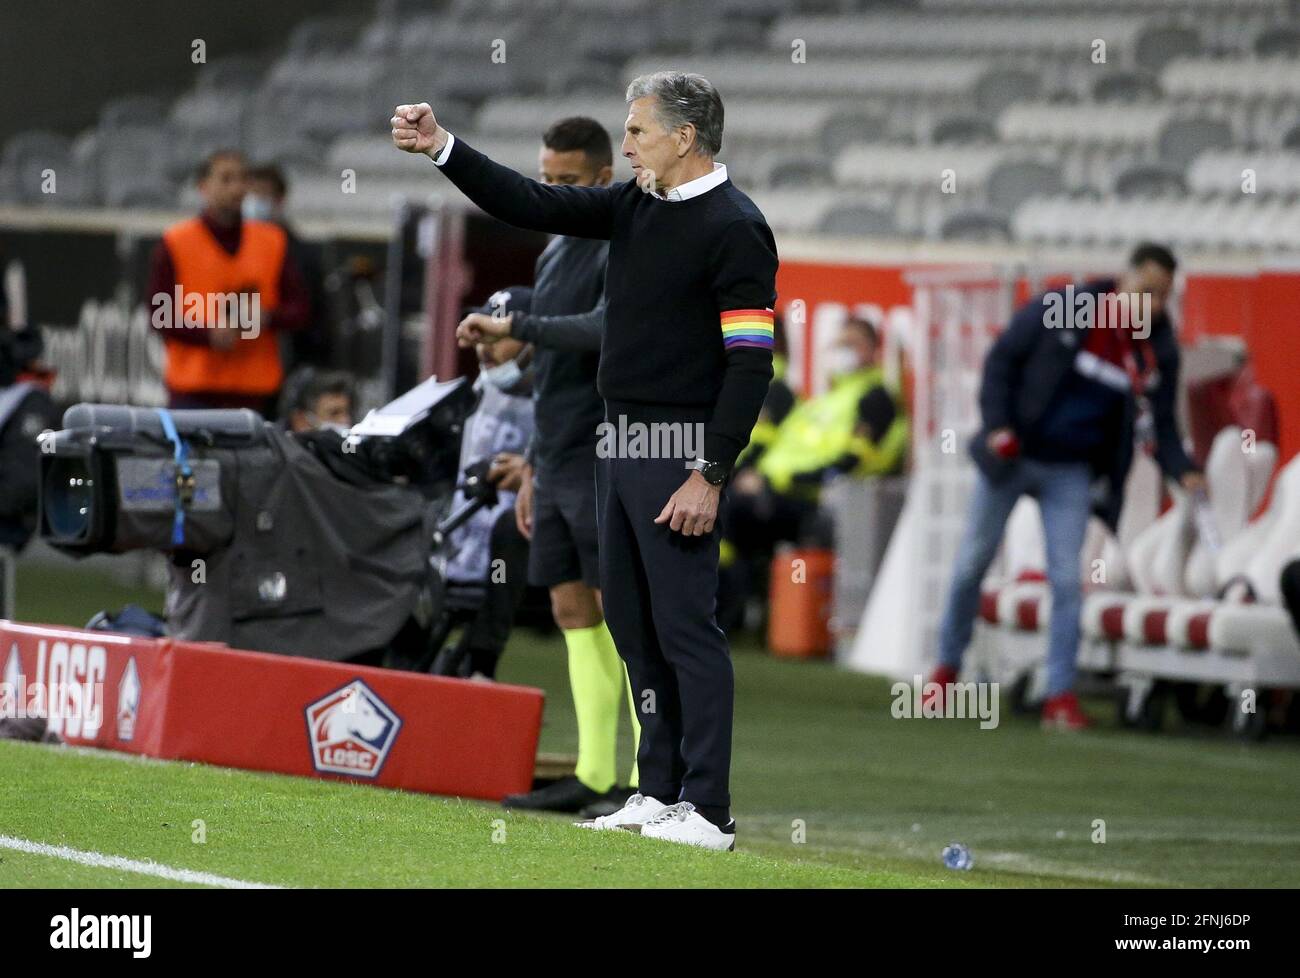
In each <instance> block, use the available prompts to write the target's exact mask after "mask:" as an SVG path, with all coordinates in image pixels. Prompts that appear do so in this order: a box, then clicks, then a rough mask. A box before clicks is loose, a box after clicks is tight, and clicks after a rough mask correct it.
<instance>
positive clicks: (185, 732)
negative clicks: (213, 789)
mask: <svg viewBox="0 0 1300 978" xmlns="http://www.w3.org/2000/svg"><path fill="white" fill-rule="evenodd" d="M0 662H2V663H3V668H4V672H3V674H2V676H0V678H2V679H3V682H4V686H3V687H0V689H3V690H4V691H5V694H4V695H0V709H3V710H4V712H5V713H6V714H8V715H15V712H16V711H21V712H26V713H27V714H28V715H31V714H32V713H33V712H35V713H39V714H41V715H47V716H48V717H49V729H50V730H51V731H53V732H54V733H57V734H59V736H60V737H62V738H63V739H64V740H66V741H67V742H68V743H71V744H78V745H85V746H90V747H102V748H107V749H111V750H121V751H130V752H132V753H136V754H146V755H149V756H150V757H161V758H169V759H177V760H188V761H201V762H204V763H207V764H220V765H224V766H227V767H239V768H247V769H250V770H257V771H276V772H280V773H283V774H297V775H305V776H307V777H320V778H334V779H343V780H349V781H364V782H369V783H372V784H378V785H382V786H384V787H389V788H404V789H407V790H411V791H424V792H431V793H433V794H440V795H459V796H463V797H467V798H484V799H490V800H498V799H500V798H502V797H504V796H505V795H507V794H512V793H516V792H522V791H527V790H528V789H529V788H530V787H531V786H532V780H533V764H534V761H535V759H536V756H537V740H538V736H539V734H540V731H541V723H542V705H543V701H544V696H543V694H542V692H541V690H537V689H530V688H528V687H524V686H508V685H504V684H501V683H479V682H471V681H469V680H461V679H446V678H442V677H439V676H424V675H419V674H417V673H411V672H398V671H395V670H389V669H375V668H371V667H368V666H350V665H346V664H343V663H334V662H321V661H318V660H315V659H300V658H294V657H290V656H282V655H268V654H265V653H261V652H244V651H240V650H237V649H230V648H227V647H226V646H224V645H219V644H215V643H206V642H179V641H173V640H172V639H143V638H131V637H127V636H121V635H112V634H109V633H106V632H88V631H82V630H79V629H70V628H56V627H52V626H46V625H28V624H20V623H18V622H10V621H3V620H0Z"/></svg>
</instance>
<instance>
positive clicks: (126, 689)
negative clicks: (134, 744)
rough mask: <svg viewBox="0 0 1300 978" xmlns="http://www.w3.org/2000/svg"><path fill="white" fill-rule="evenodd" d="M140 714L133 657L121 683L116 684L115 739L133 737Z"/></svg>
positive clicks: (137, 678) (138, 690)
mask: <svg viewBox="0 0 1300 978" xmlns="http://www.w3.org/2000/svg"><path fill="white" fill-rule="evenodd" d="M139 714H140V673H139V671H138V670H137V669H136V667H135V656H131V659H130V661H129V662H127V664H126V669H124V670H123V672H122V681H121V682H120V683H118V684H117V739H118V740H131V739H132V738H134V737H135V721H136V717H138V716H139Z"/></svg>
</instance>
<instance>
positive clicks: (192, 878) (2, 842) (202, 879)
mask: <svg viewBox="0 0 1300 978" xmlns="http://www.w3.org/2000/svg"><path fill="white" fill-rule="evenodd" d="M0 849H14V850H16V851H17V852H28V853H31V854H32V855H34V856H53V857H54V858H55V859H66V860H67V861H68V862H73V863H80V864H81V865H82V866H98V867H100V868H102V869H120V870H122V871H123V872H127V873H141V874H142V875H144V876H157V877H158V878H159V879H165V880H175V881H176V882H178V883H197V884H199V885H201V886H220V887H224V888H225V889H228V890H278V889H280V887H278V886H273V885H271V884H268V883H249V882H247V881H245V880H236V879H231V878H230V877H228V876H216V875H213V874H212V873H199V872H195V871H194V870H192V869H173V868H172V867H170V866H163V865H161V864H160V863H155V862H144V861H141V860H139V859H127V858H126V857H124V856H106V855H104V854H103V853H102V852H86V851H84V850H82V849H71V848H69V847H68V846H51V845H47V844H46V843H44V842H29V841H27V840H26V839H17V838H14V837H13V836H12V835H0Z"/></svg>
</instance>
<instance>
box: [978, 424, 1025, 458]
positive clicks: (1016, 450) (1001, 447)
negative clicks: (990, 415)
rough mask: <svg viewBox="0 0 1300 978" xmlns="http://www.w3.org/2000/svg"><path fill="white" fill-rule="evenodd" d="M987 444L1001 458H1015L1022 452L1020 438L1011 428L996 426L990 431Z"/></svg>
mask: <svg viewBox="0 0 1300 978" xmlns="http://www.w3.org/2000/svg"><path fill="white" fill-rule="evenodd" d="M985 444H987V445H988V449H989V451H990V452H992V453H993V454H994V455H997V456H998V457H1000V458H1015V457H1016V456H1017V455H1019V454H1020V439H1019V438H1017V437H1016V433H1015V431H1013V430H1012V429H1011V428H995V429H994V430H992V431H990V432H989V435H988V439H987V440H986V442H985Z"/></svg>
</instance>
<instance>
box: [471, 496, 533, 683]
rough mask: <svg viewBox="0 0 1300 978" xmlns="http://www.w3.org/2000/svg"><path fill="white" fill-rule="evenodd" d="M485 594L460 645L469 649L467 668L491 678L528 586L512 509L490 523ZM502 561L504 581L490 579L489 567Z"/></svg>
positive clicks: (524, 556) (522, 546)
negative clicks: (490, 531)
mask: <svg viewBox="0 0 1300 978" xmlns="http://www.w3.org/2000/svg"><path fill="white" fill-rule="evenodd" d="M490 539H491V543H490V550H489V557H488V560H489V563H488V568H489V570H488V581H487V594H486V595H485V596H484V598H483V605H482V607H480V608H479V610H478V612H477V613H476V614H475V615H474V618H473V619H472V620H471V621H470V623H469V624H468V625H467V626H466V627H465V634H464V637H463V639H462V642H464V644H465V645H466V646H467V647H468V649H469V660H470V669H471V671H473V672H481V673H483V675H485V676H487V677H489V678H495V676H496V673H497V660H498V659H500V658H501V653H502V652H504V651H505V647H506V642H507V641H508V640H509V638H510V630H511V629H512V628H513V627H514V623H515V612H516V611H518V610H519V602H520V601H522V600H523V597H524V590H525V589H526V588H527V587H528V540H527V539H526V538H525V537H524V535H523V534H522V533H520V532H519V526H518V525H517V524H516V523H515V510H514V507H513V506H512V507H510V508H509V509H506V510H503V511H502V513H501V515H500V516H498V517H497V520H496V522H495V523H493V524H492V536H491V538H490ZM498 560H502V561H504V562H505V564H504V567H505V575H504V577H505V580H504V581H494V580H492V570H491V568H493V567H495V566H497V564H496V562H497V561H498Z"/></svg>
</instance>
